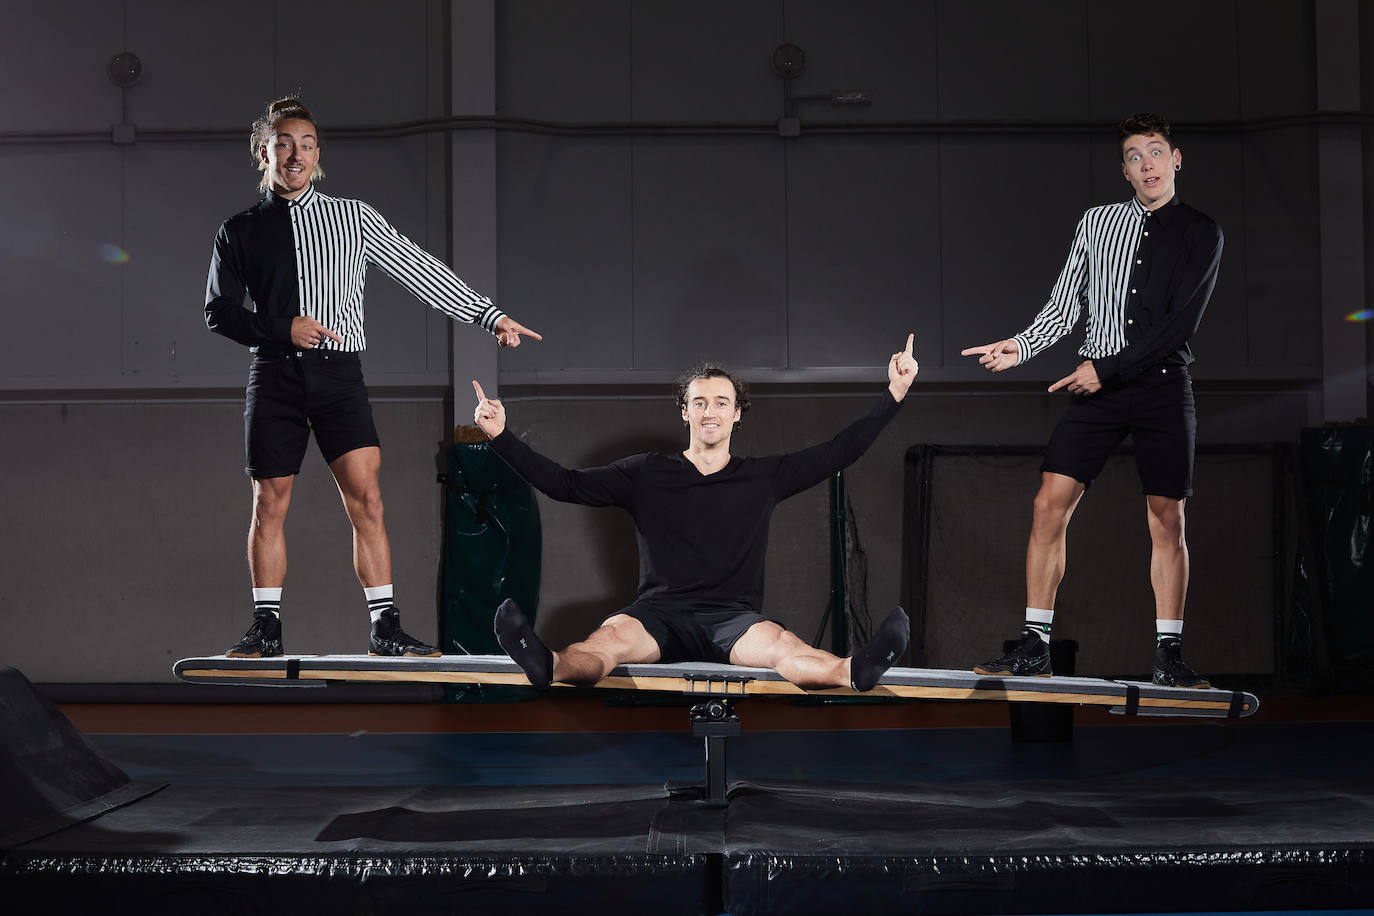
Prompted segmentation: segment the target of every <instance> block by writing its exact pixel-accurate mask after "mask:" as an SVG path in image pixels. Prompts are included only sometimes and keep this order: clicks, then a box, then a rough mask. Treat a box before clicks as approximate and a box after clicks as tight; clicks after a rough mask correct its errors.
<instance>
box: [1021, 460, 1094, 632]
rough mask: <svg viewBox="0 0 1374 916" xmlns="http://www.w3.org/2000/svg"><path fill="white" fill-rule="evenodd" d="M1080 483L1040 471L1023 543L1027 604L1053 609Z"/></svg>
mask: <svg viewBox="0 0 1374 916" xmlns="http://www.w3.org/2000/svg"><path fill="white" fill-rule="evenodd" d="M1084 489H1085V487H1084V486H1083V484H1081V483H1079V482H1078V481H1076V480H1074V479H1073V478H1072V477H1066V476H1065V475H1063V474H1052V473H1048V472H1047V473H1042V474H1041V475H1040V492H1038V493H1036V494H1035V514H1034V519H1033V521H1032V522H1031V533H1030V542H1029V543H1028V544H1027V545H1026V606H1027V607H1038V608H1044V609H1045V610H1054V599H1055V595H1056V594H1057V593H1058V592H1059V583H1060V582H1061V581H1063V579H1064V566H1065V563H1066V562H1067V553H1068V551H1067V542H1068V531H1069V519H1070V518H1071V517H1072V516H1073V510H1074V509H1076V508H1077V507H1078V501H1079V500H1080V499H1081V498H1082V497H1083V490H1084Z"/></svg>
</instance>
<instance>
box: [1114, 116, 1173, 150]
mask: <svg viewBox="0 0 1374 916" xmlns="http://www.w3.org/2000/svg"><path fill="white" fill-rule="evenodd" d="M1136 134H1144V135H1148V134H1155V135H1156V136H1158V137H1160V138H1161V139H1162V140H1163V141H1164V143H1165V144H1166V145H1167V146H1168V147H1169V149H1173V148H1174V141H1172V140H1170V139H1169V122H1168V121H1166V120H1164V118H1163V117H1162V116H1161V115H1157V114H1154V113H1152V112H1148V111H1142V112H1140V113H1138V114H1133V115H1130V116H1128V117H1127V118H1125V119H1124V120H1123V121H1122V122H1121V123H1120V124H1118V125H1117V126H1116V139H1117V142H1118V143H1125V142H1126V140H1127V139H1128V138H1130V137H1134V136H1135V135H1136Z"/></svg>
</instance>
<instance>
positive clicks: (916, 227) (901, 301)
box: [787, 137, 942, 368]
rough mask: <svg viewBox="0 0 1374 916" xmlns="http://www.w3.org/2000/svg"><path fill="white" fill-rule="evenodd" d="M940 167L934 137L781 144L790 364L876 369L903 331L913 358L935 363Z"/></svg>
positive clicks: (821, 139) (938, 332)
mask: <svg viewBox="0 0 1374 916" xmlns="http://www.w3.org/2000/svg"><path fill="white" fill-rule="evenodd" d="M938 175H939V141H937V140H934V139H931V138H916V137H904V138H884V140H883V141H882V142H877V141H874V140H867V141H865V140H861V139H859V138H851V137H810V138H802V139H801V140H800V141H799V142H797V143H793V144H790V145H789V146H788V147H787V177H788V201H787V254H788V271H787V273H788V297H787V298H788V306H789V314H788V319H789V320H788V325H789V352H790V356H791V365H792V366H793V367H794V368H795V367H804V366H864V365H873V366H875V367H880V366H881V365H882V363H883V361H884V360H885V359H886V358H887V356H888V355H889V354H890V353H892V352H893V351H894V350H895V349H897V348H898V346H899V344H900V343H901V341H902V340H903V339H904V338H905V335H906V334H907V333H908V332H915V334H916V337H917V340H918V345H917V352H918V354H919V355H918V359H921V360H928V361H931V362H933V363H935V364H938V359H939V354H940V340H941V334H942V328H941V324H940V321H941V314H940V249H941V244H940V209H939V207H938V206H936V205H935V204H936V203H937V201H938V195H937V192H936V188H935V185H936V183H937V177H936V176H938ZM884 347H885V348H884Z"/></svg>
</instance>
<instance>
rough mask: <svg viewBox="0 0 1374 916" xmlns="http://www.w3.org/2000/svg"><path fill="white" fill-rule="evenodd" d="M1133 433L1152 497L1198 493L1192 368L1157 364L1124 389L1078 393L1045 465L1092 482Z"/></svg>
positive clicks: (1056, 430)
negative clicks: (1194, 474)
mask: <svg viewBox="0 0 1374 916" xmlns="http://www.w3.org/2000/svg"><path fill="white" fill-rule="evenodd" d="M1127 434H1129V435H1130V436H1131V443H1132V445H1133V446H1134V448H1135V465H1136V470H1137V471H1139V472H1140V482H1141V485H1142V487H1143V489H1144V492H1145V494H1146V495H1147V496H1167V497H1169V498H1170V499H1183V498H1185V497H1188V496H1192V495H1193V446H1194V444H1195V442H1196V439H1197V416H1196V413H1195V411H1194V408H1193V383H1192V379H1190V378H1189V377H1188V369H1187V367H1185V366H1174V365H1165V366H1156V367H1155V368H1153V369H1149V370H1147V371H1146V372H1145V373H1144V374H1143V375H1141V376H1140V377H1139V378H1136V379H1135V380H1133V381H1131V382H1129V383H1128V384H1126V385H1123V386H1122V387H1120V388H1115V389H1112V390H1110V391H1105V390H1104V391H1099V392H1098V393H1097V394H1090V395H1074V396H1073V397H1072V399H1071V400H1070V401H1069V408H1068V410H1066V411H1064V416H1063V417H1061V418H1060V420H1059V425H1058V426H1056V427H1055V428H1054V434H1053V435H1052V436H1050V444H1049V446H1048V447H1047V448H1046V449H1045V461H1044V463H1043V464H1041V465H1040V470H1042V471H1048V472H1050V473H1053V474H1063V475H1065V476H1066V477H1072V478H1073V479H1075V480H1077V481H1078V482H1080V483H1082V484H1083V485H1084V486H1085V487H1086V486H1091V484H1092V482H1093V479H1094V478H1095V477H1097V475H1098V474H1099V473H1101V471H1102V467H1103V465H1105V464H1106V463H1107V459H1108V458H1109V457H1111V454H1112V452H1114V451H1116V448H1117V446H1119V445H1120V444H1121V442H1122V440H1123V439H1125V438H1126V436H1127Z"/></svg>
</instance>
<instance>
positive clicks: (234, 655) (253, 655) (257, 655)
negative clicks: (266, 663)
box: [224, 652, 286, 658]
mask: <svg viewBox="0 0 1374 916" xmlns="http://www.w3.org/2000/svg"><path fill="white" fill-rule="evenodd" d="M285 654H286V653H285V652H278V653H276V654H275V655H263V654H262V653H261V652H253V653H251V654H250V653H248V652H225V653H224V657H225V658H281V657H282V656H283V655H285Z"/></svg>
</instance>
